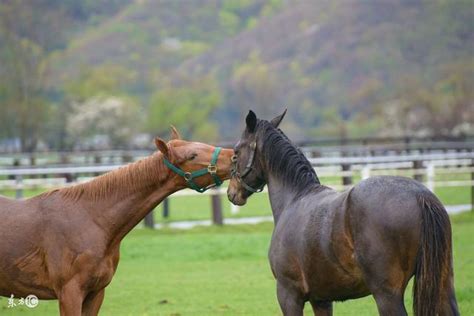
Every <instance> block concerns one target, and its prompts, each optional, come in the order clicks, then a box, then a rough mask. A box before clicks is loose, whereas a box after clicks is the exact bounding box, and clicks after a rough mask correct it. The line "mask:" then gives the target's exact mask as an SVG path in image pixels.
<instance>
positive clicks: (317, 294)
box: [309, 276, 371, 301]
mask: <svg viewBox="0 0 474 316" xmlns="http://www.w3.org/2000/svg"><path fill="white" fill-rule="evenodd" d="M330 279H332V282H331V283H328V282H326V281H324V282H317V283H312V284H310V286H309V296H310V297H311V299H314V300H319V301H344V300H348V299H355V298H359V297H364V296H367V295H370V294H371V293H370V291H369V289H368V288H367V285H366V284H365V282H364V280H362V279H352V280H349V279H342V278H338V277H337V276H334V277H333V278H330Z"/></svg>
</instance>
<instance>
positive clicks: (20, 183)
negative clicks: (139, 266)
mask: <svg viewBox="0 0 474 316" xmlns="http://www.w3.org/2000/svg"><path fill="white" fill-rule="evenodd" d="M308 159H309V161H310V162H311V164H312V165H313V166H314V167H315V169H316V172H317V174H318V176H320V177H333V178H334V177H337V178H341V179H342V181H341V183H340V184H337V183H331V184H329V186H331V187H333V188H335V189H345V188H348V187H350V186H352V183H353V181H354V178H360V179H366V178H368V177H369V176H372V175H379V174H391V175H404V176H411V177H414V178H415V179H417V180H419V181H420V182H424V183H425V185H426V186H427V187H428V188H429V189H430V190H432V191H434V190H435V188H436V187H461V186H470V187H471V204H474V152H445V153H424V154H418V155H414V154H406V155H396V156H369V157H359V156H350V157H318V158H314V157H310V158H308ZM120 166H121V165H118V164H112V165H94V166H55V167H34V168H31V167H30V168H24V167H17V168H4V169H0V179H1V177H3V178H6V179H4V180H0V190H6V189H8V190H15V191H16V197H17V198H22V197H23V191H24V190H26V189H37V188H42V189H51V188H57V187H61V186H67V185H73V184H76V183H80V182H84V181H88V180H90V179H91V176H92V175H97V174H101V173H104V172H108V171H111V170H114V169H117V168H119V167H120ZM454 174H470V179H448V180H437V179H436V176H439V175H449V176H452V175H454ZM71 175H72V176H71ZM423 178H425V179H423ZM222 194H225V189H224V188H220V189H214V190H210V191H207V192H206V193H204V195H207V196H210V197H211V201H212V218H213V222H214V223H215V224H222V223H223V216H222V207H221V201H220V196H221V195H222ZM191 195H199V193H197V192H194V191H191V190H183V191H179V192H176V193H175V194H174V196H191ZM167 205H168V203H167V201H166V200H165V202H164V214H165V215H167V216H169V213H170V210H169V208H168V206H167ZM473 208H474V207H473ZM231 209H232V212H237V211H238V208H236V207H232V208H231ZM145 222H146V223H147V226H150V227H154V222H153V214H150V216H148V217H147V219H146V221H145Z"/></svg>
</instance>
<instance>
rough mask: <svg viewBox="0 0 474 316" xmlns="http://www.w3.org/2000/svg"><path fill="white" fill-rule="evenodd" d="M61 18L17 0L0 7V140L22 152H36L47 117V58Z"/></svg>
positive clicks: (58, 13)
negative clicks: (17, 145) (13, 140)
mask: <svg viewBox="0 0 474 316" xmlns="http://www.w3.org/2000/svg"><path fill="white" fill-rule="evenodd" d="M36 10H39V12H37V11H36ZM61 16H62V15H61V13H60V12H58V11H54V12H49V11H47V10H45V7H42V6H41V5H31V4H28V3H25V2H24V1H20V0H9V1H5V2H2V3H1V4H0V60H1V62H0V123H1V125H2V134H3V135H0V136H3V137H8V138H18V139H19V140H20V145H21V150H23V151H33V150H34V149H35V148H36V145H37V143H38V141H39V139H40V138H41V137H42V136H43V135H44V132H45V130H46V128H45V127H46V125H47V121H48V118H49V115H50V114H51V110H52V108H51V105H50V104H49V103H48V102H47V99H46V97H45V79H46V77H47V69H48V60H47V54H48V50H50V49H52V48H53V47H55V46H56V45H57V38H58V37H59V36H58V35H57V34H55V32H53V29H55V27H56V22H58V21H59V20H60V19H61ZM42 23H44V24H42ZM38 25H42V26H41V27H39V26H38ZM56 33H57V32H56Z"/></svg>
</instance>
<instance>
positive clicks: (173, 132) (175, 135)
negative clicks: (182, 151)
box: [171, 125, 181, 140]
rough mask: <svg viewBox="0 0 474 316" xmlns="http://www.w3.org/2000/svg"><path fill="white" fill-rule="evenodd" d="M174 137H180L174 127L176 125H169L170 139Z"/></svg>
mask: <svg viewBox="0 0 474 316" xmlns="http://www.w3.org/2000/svg"><path fill="white" fill-rule="evenodd" d="M174 139H181V135H180V134H179V133H178V130H177V129H176V127H174V126H173V125H171V140H174Z"/></svg>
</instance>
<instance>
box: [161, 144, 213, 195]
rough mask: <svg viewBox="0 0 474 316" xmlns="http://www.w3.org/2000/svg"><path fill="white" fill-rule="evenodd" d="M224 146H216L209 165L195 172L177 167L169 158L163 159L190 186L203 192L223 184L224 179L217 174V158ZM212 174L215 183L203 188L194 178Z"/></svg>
mask: <svg viewBox="0 0 474 316" xmlns="http://www.w3.org/2000/svg"><path fill="white" fill-rule="evenodd" d="M221 150H222V148H221V147H216V149H215V150H214V153H213V154H212V158H211V162H210V163H209V166H207V168H203V169H199V170H196V171H193V172H184V171H183V170H181V169H180V168H178V167H176V166H175V165H173V164H172V163H171V162H170V161H169V160H168V159H166V158H163V161H164V162H165V165H166V166H167V167H168V168H170V169H171V170H172V171H173V172H174V173H176V174H178V175H180V176H181V177H183V178H184V180H186V182H187V184H188V187H189V188H191V189H193V190H195V191H197V192H199V193H203V192H205V191H207V190H209V189H210V188H213V187H218V186H220V185H221V184H222V180H221V179H220V178H219V177H218V176H217V158H218V157H219V153H220V152H221ZM208 173H209V174H210V175H211V177H212V178H213V179H214V184H211V185H209V186H207V187H204V188H201V187H199V186H198V185H197V184H196V183H195V182H194V181H193V179H194V178H197V177H201V176H203V175H206V174H208Z"/></svg>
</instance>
